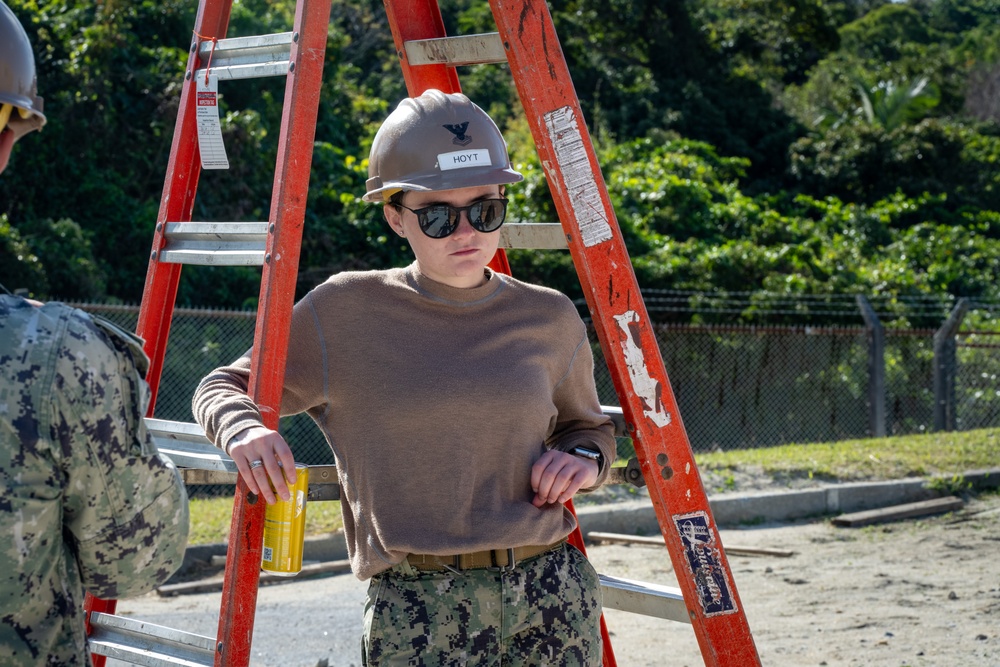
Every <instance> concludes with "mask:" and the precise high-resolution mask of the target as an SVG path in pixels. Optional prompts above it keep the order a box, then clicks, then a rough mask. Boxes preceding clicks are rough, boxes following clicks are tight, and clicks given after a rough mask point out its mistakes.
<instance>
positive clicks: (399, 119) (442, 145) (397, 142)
mask: <svg viewBox="0 0 1000 667" xmlns="http://www.w3.org/2000/svg"><path fill="white" fill-rule="evenodd" d="M368 176H369V178H368V181H367V182H366V183H365V189H366V190H367V192H366V194H365V196H364V200H365V201H368V202H378V201H384V200H386V199H388V197H389V196H390V195H391V194H392V193H394V192H397V191H399V190H419V191H427V190H454V189H456V188H468V187H477V186H480V185H504V184H507V183H517V182H518V181H521V180H523V178H524V177H523V176H521V174H519V173H518V172H516V171H514V170H513V169H512V168H511V166H510V156H509V155H508V154H507V143H506V142H505V141H504V140H503V136H502V135H501V134H500V130H499V129H497V126H496V123H494V122H493V119H492V118H490V117H489V116H488V115H487V114H486V112H485V111H483V110H482V109H480V108H479V107H478V106H476V105H475V104H473V103H472V102H471V101H470V100H469V98H468V97H466V96H465V95H462V94H461V93H451V94H445V93H442V92H441V91H440V90H433V89H431V90H428V91H426V92H425V93H424V94H422V95H421V96H420V97H409V98H407V99H405V100H403V101H402V102H400V103H399V106H398V107H396V109H395V111H393V112H392V113H391V114H389V117H388V118H386V119H385V122H384V123H382V127H380V128H379V130H378V132H377V133H376V134H375V140H374V141H373V142H372V150H371V154H370V156H369V159H368Z"/></svg>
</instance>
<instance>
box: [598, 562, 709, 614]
mask: <svg viewBox="0 0 1000 667" xmlns="http://www.w3.org/2000/svg"><path fill="white" fill-rule="evenodd" d="M598 577H599V578H600V580H601V589H602V592H603V594H604V608H605V609H617V610H619V611H627V612H631V613H633V614H641V615H643V616H654V617H656V618H665V619H667V620H668V621H677V622H679V623H691V618H690V617H689V616H688V610H687V605H685V604H684V596H683V595H682V594H681V589H679V588H673V587H670V586H660V585H658V584H648V583H645V582H642V581H632V580H631V579H619V578H618V577H611V576H608V575H606V574H600V575H598Z"/></svg>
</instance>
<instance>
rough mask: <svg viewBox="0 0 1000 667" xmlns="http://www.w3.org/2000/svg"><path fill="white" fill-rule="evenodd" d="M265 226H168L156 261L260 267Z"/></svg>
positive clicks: (266, 232) (184, 224)
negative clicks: (164, 242) (163, 243)
mask: <svg viewBox="0 0 1000 667" xmlns="http://www.w3.org/2000/svg"><path fill="white" fill-rule="evenodd" d="M269 225H270V223H267V222H168V223H166V225H165V227H164V237H165V238H166V241H167V242H166V244H165V245H164V247H163V249H162V250H161V251H160V261H161V262H167V263H171V264H199V265H202V266H261V265H262V264H263V263H264V252H265V250H266V248H267V234H268V229H269Z"/></svg>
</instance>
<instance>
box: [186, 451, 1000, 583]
mask: <svg viewBox="0 0 1000 667" xmlns="http://www.w3.org/2000/svg"><path fill="white" fill-rule="evenodd" d="M998 487H1000V468H992V469H989V470H972V471H969V472H966V473H965V474H964V475H956V476H952V475H941V476H935V477H931V478H928V479H923V478H914V479H904V480H893V481H887V482H858V483H849V484H825V485H821V486H817V487H814V488H808V489H796V490H789V491H777V492H756V493H742V494H741V493H733V494H722V495H719V496H709V504H710V505H711V507H712V515H713V516H714V517H715V522H716V524H717V525H719V526H722V527H735V526H739V525H745V524H751V523H767V522H777V521H791V520H794V519H804V518H809V517H820V516H826V515H830V514H841V513H846V512H858V511H862V510H868V509H876V508H879V507H888V506H890V505H901V504H903V503H911V502H918V501H921V500H928V499H931V498H937V497H940V496H942V495H947V492H946V491H944V490H942V489H958V490H961V489H962V488H965V489H969V490H976V491H982V490H987V489H996V488H998ZM576 515H577V519H578V520H579V522H580V530H581V531H582V532H583V533H584V535H586V534H587V533H589V532H608V533H623V534H631V535H648V534H657V533H659V532H660V525H659V522H658V521H657V519H656V511H655V510H654V509H653V506H652V504H651V503H650V501H649V500H648V499H647V500H639V501H630V502H621V503H611V504H607V505H589V506H584V507H578V508H576ZM225 554H226V545H225V544H205V545H198V546H192V547H188V549H187V552H186V553H185V555H184V564H183V565H182V566H181V573H184V572H188V571H190V570H191V569H192V568H199V569H205V568H206V567H208V564H209V563H211V561H212V557H213V556H224V555H225ZM346 558H347V544H346V542H345V541H344V534H343V533H342V532H337V533H330V534H328V535H319V536H315V537H308V538H306V541H305V547H304V550H303V560H304V561H317V562H327V561H333V560H345V559H346Z"/></svg>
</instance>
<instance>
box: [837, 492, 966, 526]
mask: <svg viewBox="0 0 1000 667" xmlns="http://www.w3.org/2000/svg"><path fill="white" fill-rule="evenodd" d="M964 506H965V503H964V502H963V501H962V499H961V498H956V497H955V496H946V497H944V498H934V499H932V500H922V501H920V502H916V503H906V504H905V505H893V506H892V507H883V508H881V509H877V510H867V511H864V512H852V513H851V514H841V515H840V516H838V517H835V518H834V519H832V522H833V525H835V526H846V527H848V528H857V527H858V526H867V525H870V524H873V523H884V522H887V521H896V520H898V519H912V518H913V517H918V516H927V515H930V514H941V513H943V512H952V511H954V510H959V509H962V507H964Z"/></svg>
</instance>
